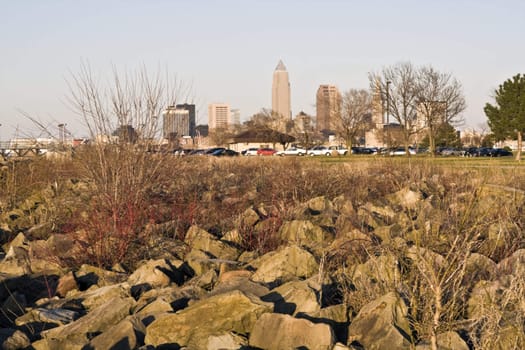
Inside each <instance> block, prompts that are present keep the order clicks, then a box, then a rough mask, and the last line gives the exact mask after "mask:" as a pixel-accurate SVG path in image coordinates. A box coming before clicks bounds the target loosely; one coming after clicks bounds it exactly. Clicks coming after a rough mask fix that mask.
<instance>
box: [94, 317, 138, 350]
mask: <svg viewBox="0 0 525 350" xmlns="http://www.w3.org/2000/svg"><path fill="white" fill-rule="evenodd" d="M145 333H146V327H144V325H143V324H142V322H141V321H139V320H137V319H136V318H135V317H133V316H128V317H126V318H125V319H124V320H122V321H121V322H119V323H118V324H116V325H114V326H112V327H110V328H109V329H107V330H106V331H105V332H104V333H102V334H100V335H98V336H96V337H95V338H93V339H91V341H90V342H89V345H88V346H87V348H88V349H92V350H106V349H137V348H138V347H139V346H141V345H142V344H143V342H144V334H145Z"/></svg>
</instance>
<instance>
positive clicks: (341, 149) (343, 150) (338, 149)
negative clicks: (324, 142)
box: [328, 146, 348, 156]
mask: <svg viewBox="0 0 525 350" xmlns="http://www.w3.org/2000/svg"><path fill="white" fill-rule="evenodd" d="M328 149H329V150H330V151H336V152H337V153H339V155H340V156H346V155H347V154H348V148H345V147H343V146H330V147H328Z"/></svg>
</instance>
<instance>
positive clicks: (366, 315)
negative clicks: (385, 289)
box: [348, 293, 411, 350]
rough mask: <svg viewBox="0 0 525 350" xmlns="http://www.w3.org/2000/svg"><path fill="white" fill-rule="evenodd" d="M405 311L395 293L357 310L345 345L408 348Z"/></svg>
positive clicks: (374, 348)
mask: <svg viewBox="0 0 525 350" xmlns="http://www.w3.org/2000/svg"><path fill="white" fill-rule="evenodd" d="M407 315H408V308H407V306H406V305H405V303H404V301H403V300H402V299H401V298H399V297H398V296H397V295H396V294H395V293H388V294H386V295H384V296H382V297H381V298H378V299H376V300H374V301H372V302H370V303H368V304H366V305H365V306H363V307H362V308H361V310H359V313H358V314H357V316H356V317H355V318H354V319H353V320H352V322H351V324H350V326H349V327H348V336H349V338H348V343H352V342H354V341H357V342H359V343H360V344H361V345H362V346H364V347H365V349H367V350H368V349H371V350H376V349H378V350H379V349H385V350H389V349H409V348H410V341H409V335H410V333H411V331H410V325H409V322H408V317H407Z"/></svg>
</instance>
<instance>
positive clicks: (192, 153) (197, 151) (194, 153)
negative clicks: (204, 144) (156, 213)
mask: <svg viewBox="0 0 525 350" xmlns="http://www.w3.org/2000/svg"><path fill="white" fill-rule="evenodd" d="M204 152H206V150H204V149H200V148H199V149H194V150H191V151H190V152H188V155H189V156H202V155H203V154H204Z"/></svg>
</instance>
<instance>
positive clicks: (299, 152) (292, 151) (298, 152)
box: [275, 147, 306, 157]
mask: <svg viewBox="0 0 525 350" xmlns="http://www.w3.org/2000/svg"><path fill="white" fill-rule="evenodd" d="M305 154H306V150H305V149H304V148H299V147H290V148H288V149H286V150H284V151H277V152H276V153H275V155H276V156H281V157H283V156H304V155H305Z"/></svg>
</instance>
